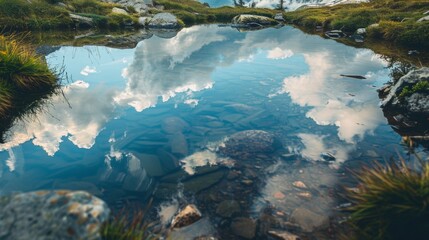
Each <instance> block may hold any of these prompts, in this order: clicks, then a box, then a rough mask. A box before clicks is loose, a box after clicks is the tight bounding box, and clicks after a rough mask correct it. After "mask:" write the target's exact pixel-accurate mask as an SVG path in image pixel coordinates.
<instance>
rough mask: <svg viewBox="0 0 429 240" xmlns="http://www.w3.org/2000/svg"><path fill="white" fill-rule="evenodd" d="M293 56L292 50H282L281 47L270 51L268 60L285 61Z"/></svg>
mask: <svg viewBox="0 0 429 240" xmlns="http://www.w3.org/2000/svg"><path fill="white" fill-rule="evenodd" d="M292 56H293V52H292V50H290V49H285V50H283V49H281V48H279V47H276V48H274V49H272V50H269V51H268V56H267V58H269V59H285V58H289V57H292Z"/></svg>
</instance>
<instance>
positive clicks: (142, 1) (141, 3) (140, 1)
mask: <svg viewBox="0 0 429 240" xmlns="http://www.w3.org/2000/svg"><path fill="white" fill-rule="evenodd" d="M102 1H103V2H107V3H115V4H119V5H121V6H122V7H132V8H134V10H135V11H136V12H137V13H139V14H144V13H146V12H147V11H148V10H149V6H152V5H153V2H152V0H102Z"/></svg>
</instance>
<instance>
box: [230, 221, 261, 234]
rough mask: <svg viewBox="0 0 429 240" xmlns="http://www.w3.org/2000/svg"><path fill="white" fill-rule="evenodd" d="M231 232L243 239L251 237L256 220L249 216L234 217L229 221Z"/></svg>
mask: <svg viewBox="0 0 429 240" xmlns="http://www.w3.org/2000/svg"><path fill="white" fill-rule="evenodd" d="M231 230H232V232H233V233H234V234H235V235H237V236H240V237H243V238H245V239H252V238H254V237H255V233H256V222H255V221H254V220H253V219H251V218H235V219H234V220H233V221H232V223H231Z"/></svg>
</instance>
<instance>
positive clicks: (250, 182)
mask: <svg viewBox="0 0 429 240" xmlns="http://www.w3.org/2000/svg"><path fill="white" fill-rule="evenodd" d="M241 182H242V183H243V184H245V185H248V186H249V185H252V184H253V181H252V180H248V179H245V180H242V181H241Z"/></svg>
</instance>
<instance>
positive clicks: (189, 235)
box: [166, 217, 217, 240]
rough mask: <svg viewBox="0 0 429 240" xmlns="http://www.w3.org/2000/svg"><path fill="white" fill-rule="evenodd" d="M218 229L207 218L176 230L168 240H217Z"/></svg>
mask: <svg viewBox="0 0 429 240" xmlns="http://www.w3.org/2000/svg"><path fill="white" fill-rule="evenodd" d="M212 236H216V229H215V228H214V227H213V224H212V223H211V222H210V220H209V219H208V218H207V217H204V218H202V219H200V220H198V221H197V222H195V223H193V224H191V225H189V226H186V227H181V228H174V229H173V230H172V231H171V233H170V235H169V236H168V237H167V238H166V239H172V240H175V239H184V240H185V239H186V240H188V239H189V240H191V239H192V240H195V239H200V240H216V239H217V238H215V237H212Z"/></svg>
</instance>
